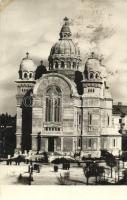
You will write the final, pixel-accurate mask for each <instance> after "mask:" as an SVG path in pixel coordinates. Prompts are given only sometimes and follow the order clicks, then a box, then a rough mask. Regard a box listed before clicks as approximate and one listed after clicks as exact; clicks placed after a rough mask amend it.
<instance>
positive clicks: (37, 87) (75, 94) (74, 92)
mask: <svg viewBox="0 0 127 200" xmlns="http://www.w3.org/2000/svg"><path fill="white" fill-rule="evenodd" d="M48 77H54V78H55V77H59V78H61V79H63V80H64V81H65V82H66V83H67V84H68V86H69V87H70V90H71V95H74V96H79V95H78V93H77V88H76V84H75V83H74V82H73V81H71V80H70V79H68V78H67V77H65V76H64V75H62V74H58V73H49V74H44V75H43V78H40V79H39V80H38V81H37V82H36V84H35V87H34V90H33V94H34V95H37V94H38V89H39V86H40V84H41V83H42V82H43V81H44V79H47V78H48Z"/></svg>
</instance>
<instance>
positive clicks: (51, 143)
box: [48, 137, 54, 152]
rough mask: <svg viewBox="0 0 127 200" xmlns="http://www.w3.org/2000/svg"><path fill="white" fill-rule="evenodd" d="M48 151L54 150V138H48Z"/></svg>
mask: <svg viewBox="0 0 127 200" xmlns="http://www.w3.org/2000/svg"><path fill="white" fill-rule="evenodd" d="M48 151H49V152H54V138H52V137H50V138H48Z"/></svg>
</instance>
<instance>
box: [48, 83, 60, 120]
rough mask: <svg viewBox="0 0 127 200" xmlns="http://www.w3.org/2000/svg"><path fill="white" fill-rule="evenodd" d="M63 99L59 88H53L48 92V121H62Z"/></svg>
mask: <svg viewBox="0 0 127 200" xmlns="http://www.w3.org/2000/svg"><path fill="white" fill-rule="evenodd" d="M61 98H62V93H61V90H60V88H59V87H56V86H52V87H50V88H48V90H47V91H46V121H47V122H51V121H52V122H60V121H61Z"/></svg>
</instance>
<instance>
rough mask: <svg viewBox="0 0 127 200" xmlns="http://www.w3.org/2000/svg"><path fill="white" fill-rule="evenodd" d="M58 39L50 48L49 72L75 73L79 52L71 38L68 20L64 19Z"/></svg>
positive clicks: (79, 60) (78, 61) (77, 66)
mask: <svg viewBox="0 0 127 200" xmlns="http://www.w3.org/2000/svg"><path fill="white" fill-rule="evenodd" d="M59 35H60V39H59V41H58V42H56V43H55V44H54V45H53V47H52V48H51V51H50V55H49V70H65V69H66V70H71V71H76V70H77V69H78V68H79V64H80V62H81V59H80V51H79V48H78V46H77V44H75V43H74V42H73V40H72V38H71V36H72V34H71V30H70V27H69V20H68V18H67V17H65V19H64V24H63V26H62V28H61V31H60V34H59Z"/></svg>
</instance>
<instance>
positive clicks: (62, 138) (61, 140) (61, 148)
mask: <svg viewBox="0 0 127 200" xmlns="http://www.w3.org/2000/svg"><path fill="white" fill-rule="evenodd" d="M61 152H63V137H61Z"/></svg>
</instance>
